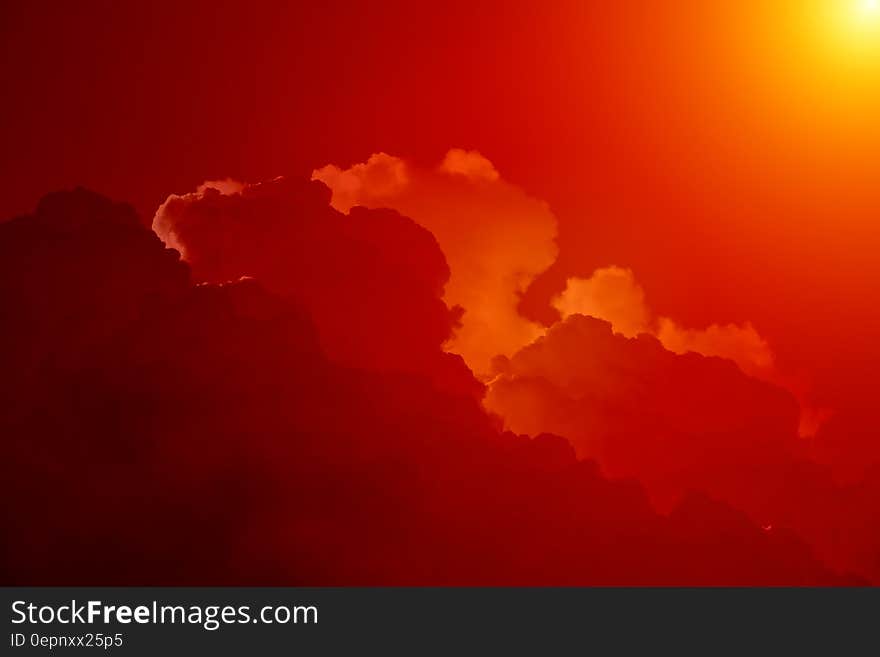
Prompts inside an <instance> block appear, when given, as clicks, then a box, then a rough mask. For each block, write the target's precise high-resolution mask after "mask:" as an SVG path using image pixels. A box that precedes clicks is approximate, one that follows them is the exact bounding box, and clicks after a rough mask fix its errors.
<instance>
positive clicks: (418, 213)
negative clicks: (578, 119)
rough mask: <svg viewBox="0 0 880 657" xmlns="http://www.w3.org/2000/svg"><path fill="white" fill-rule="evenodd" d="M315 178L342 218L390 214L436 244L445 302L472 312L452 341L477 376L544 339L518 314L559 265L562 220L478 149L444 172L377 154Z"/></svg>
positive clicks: (451, 158) (458, 156)
mask: <svg viewBox="0 0 880 657" xmlns="http://www.w3.org/2000/svg"><path fill="white" fill-rule="evenodd" d="M312 177H313V179H315V180H320V181H321V182H323V183H325V184H326V185H327V186H328V187H329V188H330V189H331V190H332V191H333V197H332V201H331V203H332V204H333V207H335V208H337V209H338V210H340V211H342V212H348V211H350V209H351V208H352V207H353V206H355V205H360V206H364V207H368V208H379V207H389V208H393V209H395V210H398V211H399V212H401V213H402V214H404V215H406V216H408V217H411V218H412V219H413V220H414V221H415V222H416V223H418V224H419V225H421V226H424V227H425V228H426V229H428V230H429V231H431V233H433V234H434V236H435V237H436V238H437V242H438V243H439V245H440V248H441V249H442V251H443V253H444V254H445V256H446V260H447V261H448V263H449V267H450V270H451V276H450V278H449V282H448V283H447V285H446V290H445V294H444V299H445V300H446V302H447V304H449V305H450V306H459V307H461V308H463V309H464V313H463V315H462V317H461V325H460V327H458V328H457V329H456V330H455V332H454V335H453V337H452V339H451V340H450V341H449V342H448V344H447V348H448V350H449V351H451V352H453V353H457V354H461V355H462V356H463V357H464V359H465V361H466V362H467V364H468V365H469V366H470V368H471V369H472V370H473V371H474V372H476V373H477V374H478V375H485V374H486V373H488V372H489V371H490V363H491V360H492V358H493V357H494V356H496V355H506V356H510V355H512V354H513V353H514V352H515V351H516V350H517V349H519V348H520V347H522V346H524V345H526V344H528V343H529V342H531V341H532V340H534V339H535V338H536V337H538V336H539V335H541V334H542V333H543V330H544V329H543V327H542V326H540V325H539V324H537V323H535V322H532V321H530V320H528V319H526V318H525V317H523V316H522V315H520V313H519V312H518V310H517V307H518V304H519V300H520V296H521V295H522V293H523V292H525V290H526V289H527V288H528V286H529V284H530V283H531V282H532V281H533V280H534V279H535V278H536V277H537V276H538V274H540V273H541V272H543V271H544V270H546V269H547V268H548V267H549V266H550V265H551V264H553V262H554V261H555V259H556V254H557V247H556V241H555V240H556V218H555V217H554V216H553V213H552V212H551V211H550V209H549V207H548V206H547V204H546V203H544V202H543V201H539V200H537V199H534V198H532V197H530V196H528V195H527V194H526V193H525V192H523V191H522V190H521V189H519V188H518V187H516V186H515V185H513V184H511V183H509V182H507V181H505V180H504V179H503V178H501V177H500V175H499V173H498V171H496V169H495V167H494V166H493V165H492V163H491V162H490V161H489V160H488V159H487V158H485V157H483V156H482V155H480V154H479V153H477V152H476V151H464V150H461V149H452V150H450V151H449V152H448V153H447V154H446V156H445V158H444V159H443V162H442V163H441V164H440V166H439V167H437V168H436V169H421V168H419V167H416V166H414V165H412V164H410V163H408V162H406V161H404V160H402V159H400V158H396V157H392V156H390V155H386V154H384V153H379V154H376V155H373V156H372V157H370V158H369V159H368V160H367V162H365V163H363V164H356V165H354V166H352V167H351V168H349V169H345V170H342V169H340V168H339V167H337V166H334V165H328V166H325V167H323V168H321V169H318V170H316V171H315V172H314V173H313V176H312Z"/></svg>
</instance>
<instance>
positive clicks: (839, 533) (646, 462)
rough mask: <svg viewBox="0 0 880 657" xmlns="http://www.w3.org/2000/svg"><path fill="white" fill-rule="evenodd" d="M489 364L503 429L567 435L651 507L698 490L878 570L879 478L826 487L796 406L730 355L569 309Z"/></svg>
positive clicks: (831, 557)
mask: <svg viewBox="0 0 880 657" xmlns="http://www.w3.org/2000/svg"><path fill="white" fill-rule="evenodd" d="M496 368H497V372H498V375H497V377H496V378H495V379H494V380H493V381H492V383H491V384H490V386H489V390H488V393H487V396H486V406H487V408H489V409H490V410H491V411H494V412H496V413H498V414H499V415H500V416H502V417H503V418H504V424H505V426H506V427H507V428H509V429H511V430H513V431H517V432H522V433H531V434H534V433H535V432H536V431H538V430H539V429H540V430H541V431H552V432H554V433H558V434H561V435H564V436H566V437H567V438H568V439H570V440H571V442H572V444H573V446H574V448H575V450H576V451H577V453H578V455H579V456H581V457H583V458H592V459H596V460H597V461H598V463H599V464H600V465H601V467H602V470H603V472H604V473H605V474H606V475H608V476H609V477H611V478H613V479H616V478H634V479H637V480H638V481H639V482H641V483H642V484H643V485H644V486H645V489H646V491H647V493H648V494H649V496H650V498H651V500H652V502H653V503H654V504H655V505H656V506H657V507H658V508H659V509H661V510H664V511H668V510H670V509H672V508H674V507H675V506H676V505H678V504H680V503H681V500H682V499H683V497H684V496H686V495H687V494H688V493H689V492H690V491H695V490H696V491H703V492H704V493H706V494H708V495H709V496H710V497H711V498H713V499H715V500H719V501H723V502H724V503H726V504H728V505H730V506H731V507H733V508H736V509H738V510H741V511H743V512H744V513H746V514H747V515H748V517H749V518H750V519H751V521H752V522H754V523H756V524H759V525H761V526H762V527H767V528H768V532H769V533H773V532H776V531H779V530H780V529H783V528H789V529H793V530H794V531H796V532H797V533H798V534H799V535H800V536H801V537H803V538H805V539H807V540H808V542H809V543H810V544H811V545H812V546H813V548H814V549H815V550H816V551H817V554H819V555H821V556H822V557H823V558H824V559H826V560H827V562H828V563H831V564H833V565H834V566H835V567H836V568H838V569H844V570H856V571H858V572H861V573H863V574H865V575H866V576H870V577H872V578H876V577H878V575H880V571H878V567H880V562H878V557H880V533H878V532H877V531H876V530H875V529H874V526H875V523H874V522H873V520H872V518H874V517H876V515H877V513H878V500H880V497H878V496H877V494H876V491H875V490H873V489H874V488H875V487H876V484H872V483H871V480H870V479H866V480H864V481H862V483H861V484H860V485H858V486H856V485H840V484H839V483H838V482H836V481H835V478H834V477H833V474H832V470H831V468H829V467H827V466H825V465H821V464H820V463H817V462H816V461H814V460H813V458H812V457H813V456H814V452H817V451H819V450H818V447H819V445H818V444H815V447H816V449H813V450H811V446H814V443H811V442H810V441H807V440H804V439H802V438H800V437H799V436H798V422H799V420H798V413H799V410H798V404H797V402H796V401H795V399H794V398H793V397H792V396H791V395H789V394H788V393H787V392H786V391H784V390H783V389H781V388H777V387H775V386H773V385H771V384H769V383H766V382H763V381H760V380H758V379H754V378H751V377H749V376H747V375H746V374H744V373H743V372H742V371H741V370H740V369H739V368H738V367H737V366H736V365H735V364H734V363H733V362H732V361H729V360H725V359H721V358H717V357H706V356H701V355H699V354H696V353H687V354H684V355H678V354H674V353H672V352H670V351H667V350H666V349H664V348H663V346H662V345H661V343H660V342H659V341H658V340H657V339H656V338H654V337H651V336H649V335H645V334H643V335H640V336H639V337H638V338H634V339H630V338H626V337H624V336H622V335H619V334H615V333H613V332H612V327H611V325H610V324H608V323H606V322H604V321H601V320H598V319H595V318H592V317H585V316H583V315H571V316H570V317H568V318H567V319H566V320H564V321H563V322H560V323H558V324H556V325H554V326H553V327H551V328H550V329H549V331H548V333H547V335H546V336H544V337H543V338H541V339H539V340H537V341H535V342H534V343H533V344H531V345H529V346H527V347H525V348H523V349H522V350H521V351H520V352H518V353H517V354H515V355H514V356H513V357H512V358H510V359H499V360H498V361H496ZM831 426H832V427H833V426H837V425H836V424H834V425H831ZM858 440H859V439H855V440H854V442H858ZM832 442H833V441H832ZM838 444H839V443H838ZM861 451H862V453H864V450H861ZM875 478H876V474H875Z"/></svg>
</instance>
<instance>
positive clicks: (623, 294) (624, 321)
mask: <svg viewBox="0 0 880 657" xmlns="http://www.w3.org/2000/svg"><path fill="white" fill-rule="evenodd" d="M552 305H553V307H554V308H556V310H558V311H559V314H560V315H561V316H562V318H563V319H565V318H566V317H569V316H571V315H588V316H590V317H597V318H599V319H604V320H605V321H607V322H610V323H611V326H612V327H613V328H614V330H615V331H616V332H617V333H620V334H621V335H625V336H627V337H629V338H634V337H635V336H636V335H638V334H639V333H646V332H649V331H650V330H651V329H650V326H651V315H650V311H649V310H648V307H647V305H646V304H645V292H644V290H643V289H642V287H641V286H640V285H639V284H638V283H637V282H636V279H635V276H634V275H633V273H632V270H630V269H625V268H623V267H614V266H612V267H605V268H602V269H597V270H596V271H595V272H593V275H592V276H591V277H590V278H569V279H568V281H567V284H566V287H565V290H564V291H563V292H562V293H561V294H559V295H558V296H556V297H555V298H554V299H553V300H552Z"/></svg>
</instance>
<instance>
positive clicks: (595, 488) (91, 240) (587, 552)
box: [0, 182, 857, 585]
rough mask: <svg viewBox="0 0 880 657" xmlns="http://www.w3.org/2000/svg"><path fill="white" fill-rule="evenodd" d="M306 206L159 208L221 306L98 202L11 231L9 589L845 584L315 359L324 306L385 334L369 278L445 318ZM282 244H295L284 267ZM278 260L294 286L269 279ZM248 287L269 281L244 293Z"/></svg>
mask: <svg viewBox="0 0 880 657" xmlns="http://www.w3.org/2000/svg"><path fill="white" fill-rule="evenodd" d="M314 189H315V188H314V187H312V186H308V185H305V186H302V185H290V186H287V185H284V184H283V183H281V182H278V183H273V184H272V185H269V186H266V187H263V186H261V187H260V188H257V189H255V188H252V187H249V186H244V187H242V189H241V191H240V192H235V193H233V194H229V195H225V196H223V195H220V194H219V193H218V194H215V193H214V192H212V191H211V190H208V189H206V190H203V191H202V192H197V193H195V195H194V196H192V197H189V198H186V199H183V200H181V199H177V200H176V201H174V202H172V203H170V204H167V205H166V208H165V210H166V212H167V213H168V214H167V215H166V218H167V219H168V220H169V221H170V222H171V223H170V225H171V226H172V227H173V228H174V229H175V230H176V231H177V235H178V236H179V238H180V239H181V240H182V243H183V244H184V245H185V247H186V248H187V252H188V253H189V254H190V257H191V258H192V260H193V262H194V263H199V266H200V267H205V271H207V272H211V273H212V274H215V275H218V276H219V275H222V276H224V277H227V278H229V279H230V280H235V282H233V283H222V284H217V283H210V282H208V283H197V281H199V280H200V279H201V276H198V275H196V274H195V273H194V275H193V276H192V278H191V277H190V275H189V271H188V266H187V265H185V264H183V263H181V262H180V261H179V260H178V255H177V253H176V252H174V251H171V250H169V249H166V248H165V247H164V246H163V244H162V243H161V242H160V240H159V239H158V238H157V237H156V236H155V235H153V234H152V233H150V232H149V231H148V230H146V229H145V228H144V227H143V226H142V225H141V224H140V222H139V221H138V220H137V218H136V217H135V216H134V213H133V212H131V210H130V209H129V208H127V207H126V206H121V205H119V204H113V203H110V202H109V201H106V200H105V199H102V198H100V197H98V196H96V195H93V194H89V193H87V192H82V191H80V192H74V193H70V194H59V195H55V196H52V197H50V198H48V199H47V200H45V201H44V202H42V203H41V205H40V206H39V208H38V209H37V211H36V212H35V213H34V214H33V215H30V216H26V217H21V218H19V219H14V220H12V221H9V222H5V223H2V224H0V255H2V256H3V258H0V272H2V277H0V284H2V289H3V292H4V303H5V306H4V310H5V311H6V319H7V321H4V323H3V325H2V327H0V338H2V340H3V342H4V345H5V346H6V347H7V349H4V350H3V352H2V353H3V354H4V357H5V358H8V357H9V356H8V354H12V356H11V357H12V358H13V359H14V367H10V368H4V373H5V376H4V377H3V381H4V386H5V388H4V391H3V392H4V393H5V397H4V398H5V399H6V401H7V402H9V404H8V405H7V411H4V413H3V414H2V415H0V436H3V444H4V449H5V455H6V458H4V459H3V461H2V464H0V475H2V477H0V492H2V494H3V497H4V499H12V500H15V501H16V503H15V504H13V505H11V507H10V508H9V509H8V513H7V514H6V516H5V518H4V522H5V527H6V530H7V535H8V537H9V540H7V541H5V542H4V544H3V550H2V551H0V571H2V573H3V575H4V578H5V581H6V582H8V583H12V584H18V583H27V584H48V583H52V584H56V585H57V584H62V583H64V584H91V585H97V584H123V585H125V584H127V585H132V584H152V585H161V584H178V585H185V584H213V585H218V584H239V585H241V584H251V585H254V584H274V585H280V584H290V585H294V584H298V585H304V584H315V585H333V584H336V585H341V584H344V585H355V584H384V585H390V584H473V585H476V584H507V585H509V584H536V585H537V584H544V585H546V584H623V583H632V584H664V583H665V584H679V585H681V584H708V583H715V584H725V583H727V584H737V583H738V584H741V583H753V584H769V583H775V584H840V583H849V582H855V581H857V580H854V579H852V578H841V577H839V576H836V575H834V574H833V573H831V572H830V571H829V570H828V569H827V568H826V567H824V566H823V565H822V564H821V563H820V562H819V561H817V560H816V558H815V557H813V556H812V555H811V553H810V551H809V549H808V548H807V546H806V545H804V544H803V543H802V542H801V541H799V540H798V539H797V538H796V537H794V536H792V535H791V534H789V533H786V532H784V531H780V532H778V533H777V532H771V533H768V532H765V531H762V530H761V529H760V528H759V527H758V526H757V525H755V524H754V523H753V522H751V521H750V520H749V519H748V518H746V517H745V516H744V515H743V514H741V513H738V512H736V511H734V510H733V509H730V508H728V507H727V506H726V505H724V504H723V503H720V502H713V501H711V500H709V499H707V498H705V496H700V495H692V496H688V497H687V498H686V499H684V500H683V502H682V504H681V505H679V506H678V507H676V510H675V511H674V512H673V513H672V514H671V515H670V516H669V517H664V516H661V515H658V514H657V513H656V512H655V511H654V510H653V509H652V508H651V505H650V503H649V501H648V499H647V497H646V496H645V494H644V493H643V491H642V490H641V488H640V487H639V486H638V485H637V484H635V483H632V482H630V483H626V482H612V481H609V480H607V479H606V478H605V477H604V476H603V475H602V474H601V473H600V471H599V469H598V468H597V467H596V465H595V464H594V463H592V462H589V461H583V460H578V458H577V457H576V455H575V452H574V450H573V449H572V447H571V446H570V445H569V444H568V442H567V441H566V440H565V439H563V438H560V437H557V436H553V435H547V434H544V435H539V436H537V437H535V438H527V437H525V436H518V435H515V434H512V433H503V432H501V431H499V429H498V427H497V426H496V424H495V423H494V421H493V419H492V418H490V417H488V416H487V415H486V414H485V413H484V412H483V410H482V408H481V406H480V404H479V402H478V400H477V399H476V398H474V397H473V396H468V395H461V394H457V393H456V392H454V391H451V390H444V389H441V388H438V386H437V385H436V383H435V381H434V380H433V372H432V371H430V370H427V371H418V370H419V368H415V369H412V370H411V371H401V370H399V369H393V368H381V367H380V368H372V367H365V366H363V363H367V362H369V361H370V357H369V354H370V353H371V351H372V350H373V349H375V348H376V345H374V344H372V343H370V342H369V341H365V340H362V338H363V337H364V336H363V335H359V336H358V339H357V340H354V341H352V342H351V346H352V347H353V348H357V349H358V350H360V351H362V352H364V353H366V354H367V356H359V357H357V358H354V360H359V361H361V363H360V365H358V366H354V365H352V364H349V363H343V362H340V361H339V360H337V359H332V358H328V356H327V355H326V354H325V352H324V345H323V344H322V343H323V342H324V341H325V340H326V338H327V335H326V333H325V332H326V331H327V330H328V326H333V325H334V324H333V323H332V322H330V324H325V322H328V321H330V320H328V319H327V317H325V316H323V315H322V313H325V312H327V309H326V308H325V306H324V305H322V304H321V303H318V302H317V301H316V299H326V298H328V292H329V291H335V292H337V293H338V294H337V295H336V296H333V295H330V296H329V298H330V299H331V300H332V301H333V303H334V304H336V307H337V308H338V310H339V312H341V313H345V312H349V313H353V315H354V316H355V317H356V320H357V321H353V322H352V323H351V324H350V328H351V330H352V331H358V330H359V324H358V322H366V323H367V324H368V325H370V326H372V325H381V324H383V323H385V322H388V321H390V319H394V320H395V321H396V320H398V319H399V318H397V317H392V316H389V315H388V314H387V313H388V311H389V307H388V306H383V305H382V304H381V303H379V302H380V301H381V298H380V297H381V296H382V295H386V294H394V290H390V289H380V290H378V291H377V293H376V295H375V296H374V297H371V303H369V304H367V305H365V306H363V307H361V308H355V309H353V308H351V307H350V304H348V303H346V300H347V299H346V296H345V294H346V293H345V291H346V290H357V291H359V292H364V290H365V289H367V290H368V289H369V285H372V283H373V282H375V281H370V282H369V285H368V286H367V288H364V284H365V283H364V278H365V277H366V278H368V279H369V277H370V270H369V269H366V268H365V266H366V265H367V264H371V265H376V266H380V265H381V263H383V262H384V267H385V268H386V270H385V274H387V275H388V276H391V275H392V274H393V279H395V280H400V281H401V284H402V286H403V287H402V289H403V290H404V291H405V293H406V294H405V295H404V296H403V297H401V299H402V298H406V299H407V300H408V302H409V303H410V304H411V305H412V306H413V307H416V308H422V307H423V308H433V307H435V305H436V302H437V300H438V299H439V294H440V289H439V288H440V285H439V284H440V283H441V282H442V276H440V279H439V280H438V279H437V276H438V275H439V274H442V270H443V267H442V261H441V260H437V259H436V258H435V259H434V260H432V257H431V256H430V254H431V252H432V251H431V247H430V240H428V239H427V236H426V235H425V233H424V232H422V230H421V229H418V228H417V227H416V226H415V225H414V224H412V223H411V222H408V221H406V220H404V219H403V218H402V217H400V216H399V215H396V214H394V213H388V212H375V211H366V210H363V211H359V212H354V211H353V212H352V216H350V217H341V216H336V215H334V214H332V213H333V212H335V211H333V210H331V209H329V208H327V207H326V202H325V201H326V198H325V199H323V201H322V199H321V196H320V194H318V195H317V196H314V197H313V194H314V193H315V192H314ZM318 191H319V192H320V189H319V190H318ZM321 205H323V206H324V208H325V209H324V210H323V211H321V210H320V207H321ZM311 212H315V213H316V214H315V215H311V214H310V213H311ZM212 229H215V230H216V231H217V233H218V235H217V236H216V237H217V240H216V242H211V241H209V239H208V236H207V235H205V234H204V233H205V232H210V231H211V230H212ZM367 229H369V230H367ZM349 231H353V232H349ZM280 236H283V237H285V238H288V239H299V240H300V241H301V242H302V244H299V245H297V244H296V243H294V242H291V243H285V244H282V245H279V246H275V247H274V249H276V250H273V249H272V248H270V246H272V245H274V244H275V243H276V242H277V241H278V238H279V237H280ZM245 237H252V238H253V243H252V244H249V245H241V243H240V241H241V240H242V239H244V238H245ZM207 244H212V245H215V246H216V247H217V248H221V249H224V250H223V253H224V254H225V255H227V256H228V257H229V258H230V261H229V262H226V261H223V262H218V261H217V260H216V259H214V258H212V257H211V255H210V254H209V253H205V252H203V249H205V248H206V245H207ZM392 246H393V248H394V249H396V250H397V251H396V256H395V255H394V254H390V253H387V252H386V249H387V248H391V247H392ZM435 248H436V246H435ZM284 249H288V250H287V251H284ZM281 253H287V255H288V258H289V259H292V260H293V261H294V262H295V263H298V265H300V266H296V267H294V269H293V271H287V270H286V269H283V268H282V264H283V263H282V260H280V259H278V258H280V254H281ZM309 254H313V257H311V258H307V255H309ZM257 255H262V256H263V258H262V260H259V259H252V258H256V256H257ZM435 255H436V253H435ZM386 257H387V258H389V259H388V260H387V261H385V260H384V259H385V258H386ZM422 258H427V262H426V263H423V262H422ZM338 262H342V263H344V266H338V267H337V265H334V264H332V263H338ZM322 263H323V264H322ZM418 263H422V264H421V266H422V267H424V269H418V268H417V265H418ZM233 264H234V265H235V266H241V267H242V271H238V272H236V273H235V274H234V275H233V274H232V272H231V271H229V270H228V268H230V267H232V266H233ZM355 265H356V266H355ZM263 268H264V269H263ZM316 268H317V269H316ZM258 270H259V271H260V272H262V273H265V274H267V275H269V276H277V278H273V279H272V280H271V284H266V285H264V284H263V283H261V282H260V281H259V280H255V279H252V278H244V279H241V278H240V276H242V275H244V274H248V273H253V272H256V271H258ZM385 274H383V280H385V279H384V276H385ZM412 278H415V279H416V281H419V282H417V283H415V284H414V283H413V282H412V280H411V279H412ZM389 280H390V279H389ZM428 283H431V284H430V285H429V284H428ZM410 285H412V287H410ZM401 299H398V301H400V300H401ZM301 301H302V303H301ZM391 309H392V310H393V305H392V306H391ZM416 315H418V313H417V312H416ZM61 318H64V321H59V319H61ZM581 320H582V321H595V320H586V318H581ZM419 321H421V320H419ZM444 321H445V320H444ZM576 323H577V322H575V324H576ZM566 326H567V324H566ZM35 329H36V330H35ZM554 330H555V329H554ZM610 335H611V334H610V331H609V332H608V337H610ZM424 339H425V341H426V343H430V344H432V345H433V347H432V349H433V351H434V352H435V354H436V356H437V358H441V359H442V358H443V353H442V352H441V350H440V344H441V343H440V341H438V340H436V336H430V335H429V336H428V337H426V338H424ZM620 339H622V338H620ZM548 340H549V342H548V344H550V343H552V342H555V340H556V336H555V334H551V335H549V336H548ZM612 342H613V340H612ZM423 346H424V345H423ZM413 348H414V347H413V345H409V344H404V345H401V346H400V349H401V350H402V351H403V352H409V350H411V349H413ZM656 348H657V349H658V350H659V352H660V354H666V355H665V356H660V357H661V358H672V359H682V361H683V362H684V361H688V357H677V356H673V355H671V354H669V353H668V352H665V351H663V350H662V349H659V347H656ZM425 349H427V347H425ZM46 354H52V357H51V358H45V355H46ZM519 360H520V359H519V357H514V358H513V359H512V360H511V363H512V365H513V367H514V368H518V367H520V364H519ZM713 362H714V363H715V365H714V367H722V365H719V363H723V362H722V361H713ZM4 364H5V365H9V364H10V362H9V361H7V362H5V363H4ZM730 369H731V370H732V371H733V372H736V370H735V369H733V368H730ZM570 385H571V386H577V385H581V384H580V383H577V382H575V381H571V382H570ZM108 491H111V492H112V494H109V495H108ZM83 526H88V527H90V530H89V532H86V533H83V531H82V527H83ZM719 536H723V537H724V540H723V541H720V540H718V537H719ZM646 555H649V556H648V557H646Z"/></svg>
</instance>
